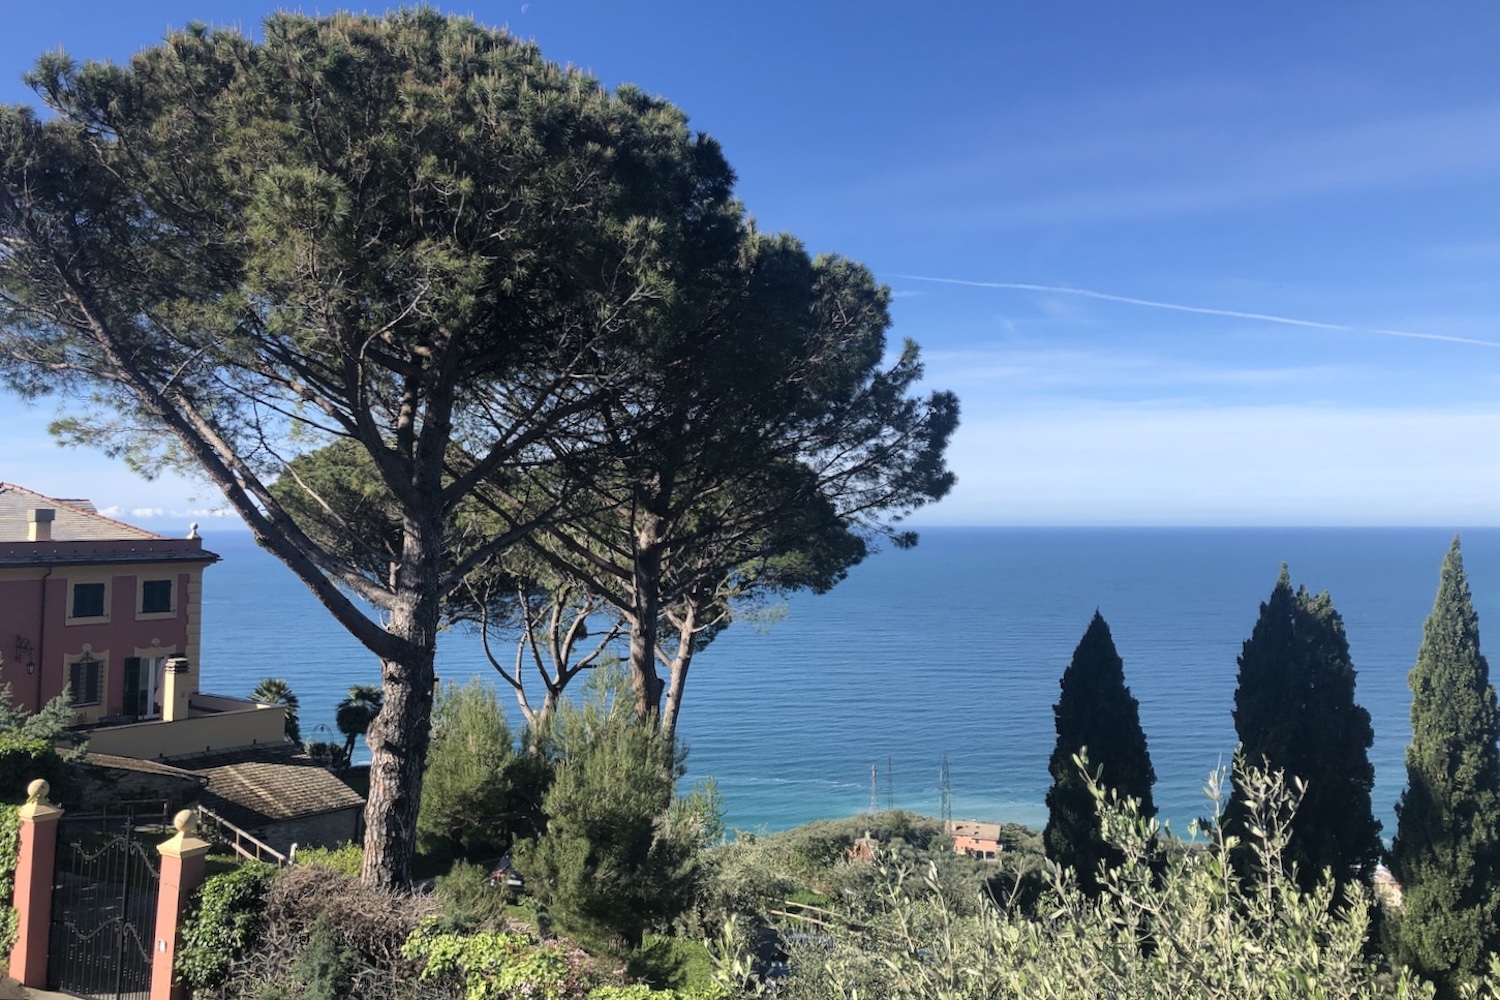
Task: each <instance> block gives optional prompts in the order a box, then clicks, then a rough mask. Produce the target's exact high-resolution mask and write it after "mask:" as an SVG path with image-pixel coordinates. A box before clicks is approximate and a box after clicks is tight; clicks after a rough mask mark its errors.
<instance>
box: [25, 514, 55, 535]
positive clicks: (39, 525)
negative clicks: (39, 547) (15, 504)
mask: <svg viewBox="0 0 1500 1000" xmlns="http://www.w3.org/2000/svg"><path fill="white" fill-rule="evenodd" d="M56 516H57V511H55V510H53V509H52V508H51V507H34V508H32V510H31V512H30V513H29V514H27V515H26V522H27V523H26V540H27V541H28V542H50V541H52V519H53V518H54V517H56Z"/></svg>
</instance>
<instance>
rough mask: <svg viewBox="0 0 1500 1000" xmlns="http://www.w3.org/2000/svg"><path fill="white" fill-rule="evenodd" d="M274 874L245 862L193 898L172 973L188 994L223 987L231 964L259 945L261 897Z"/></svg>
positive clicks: (266, 867) (268, 867) (263, 866)
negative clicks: (186, 989)
mask: <svg viewBox="0 0 1500 1000" xmlns="http://www.w3.org/2000/svg"><path fill="white" fill-rule="evenodd" d="M275 877H276V869H275V868H274V867H272V866H271V865H267V864H262V863H260V862H250V863H248V864H245V865H242V866H241V867H239V868H236V869H235V870H233V871H229V872H224V873H223V874H221V875H215V876H213V877H212V878H210V879H208V880H207V881H205V882H204V883H203V885H202V887H200V888H199V890H198V892H197V893H195V894H194V903H193V907H192V909H190V910H189V913H188V916H187V918H186V919H185V920H184V921H183V924H182V943H181V945H179V946H178V949H177V956H176V963H175V969H174V971H175V972H176V973H177V977H178V978H179V979H180V980H181V981H182V982H183V984H185V985H186V986H187V987H188V988H190V989H193V990H210V989H214V988H216V987H218V986H221V985H223V984H224V983H225V982H226V981H227V980H228V978H229V974H230V972H231V971H232V970H233V968H234V965H235V963H236V962H238V961H240V960H241V959H243V958H244V956H245V954H246V953H247V952H248V951H249V950H250V949H251V948H252V947H254V945H255V944H256V943H257V942H258V941H259V939H260V935H261V931H262V929H263V927H264V925H265V902H266V894H267V892H268V891H269V890H270V887H271V882H272V880H273V879H274V878H275Z"/></svg>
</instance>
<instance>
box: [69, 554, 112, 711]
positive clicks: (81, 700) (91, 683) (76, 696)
mask: <svg viewBox="0 0 1500 1000" xmlns="http://www.w3.org/2000/svg"><path fill="white" fill-rule="evenodd" d="M100 586H103V584H100ZM102 666H103V664H102V663H100V662H99V661H98V660H96V659H94V658H93V657H92V656H89V655H87V654H85V656H84V658H83V659H81V660H74V661H73V662H72V663H70V664H68V686H69V687H70V688H71V689H72V693H73V706H74V707H75V708H76V707H78V706H80V705H97V704H99V676H100V667H102Z"/></svg>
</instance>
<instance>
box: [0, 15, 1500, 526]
mask: <svg viewBox="0 0 1500 1000" xmlns="http://www.w3.org/2000/svg"><path fill="white" fill-rule="evenodd" d="M441 6H443V7H444V9H452V10H454V11H456V12H460V13H466V14H472V15H474V16H475V17H477V18H478V19H479V20H481V21H483V22H485V23H488V24H494V25H508V26H509V27H510V28H511V30H513V31H514V32H516V33H517V34H520V35H523V36H527V37H532V38H535V39H536V40H537V41H538V42H539V43H540V45H541V47H542V51H543V52H544V53H545V54H547V55H548V56H549V57H550V58H552V59H555V60H557V61H559V62H568V63H572V64H575V65H579V66H583V67H585V68H587V69H590V70H591V71H593V72H594V73H595V75H597V76H598V77H599V78H600V79H601V80H602V81H603V82H604V83H605V84H606V85H608V86H611V87H612V86H615V85H618V84H620V83H626V82H630V83H635V84H638V85H640V86H642V87H644V88H645V89H647V90H649V91H652V92H655V93H659V94H661V95H663V96H665V97H667V98H669V99H670V100H672V101H674V102H675V103H677V104H678V105H680V106H681V107H682V108H684V109H685V110H686V111H687V112H688V113H689V115H691V117H692V120H693V123H694V125H695V126H696V127H698V128H700V129H703V130H705V131H707V132H710V133H712V134H713V135H714V136H716V137H717V138H718V139H719V140H720V141H721V142H722V143H723V145H724V147H725V150H726V152H727V154H728V156H729V159H730V162H731V163H733V164H734V165H735V168H736V170H737V171H738V173H739V177H740V185H739V194H740V196H741V197H742V198H743V199H744V201H745V202H746V204H747V205H748V206H749V208H750V210H751V211H752V213H753V214H754V215H755V216H756V217H757V219H758V221H759V223H760V225H761V226H762V228H766V229H786V230H789V231H791V232H793V233H795V234H797V235H798V236H800V237H801V238H802V239H803V240H804V241H805V242H806V243H807V245H808V246H809V248H810V249H812V250H814V251H822V250H831V251H837V252H840V253H843V254H846V255H848V256H850V257H853V258H856V259H858V260H862V261H864V262H865V263H867V264H869V265H870V266H871V267H872V268H873V269H874V270H875V271H876V273H877V274H878V275H880V277H881V278H882V279H883V280H885V281H886V282H888V283H889V284H890V286H891V287H892V289H893V291H894V293H895V295H896V301H895V317H896V326H895V330H894V333H895V334H896V335H897V336H905V337H911V338H913V339H915V340H917V341H918V342H919V343H920V344H921V345H922V346H923V349H924V352H925V355H926V357H927V362H928V378H929V382H930V383H931V384H932V385H933V386H934V387H941V388H951V389H953V390H955V391H956V392H957V393H958V394H959V396H960V398H961V399H962V402H963V410H964V417H963V424H962V427H961V429H960V431H959V433H958V435H957V437H956V439H955V441H954V443H953V448H952V453H951V458H952V464H953V466H954V468H955V470H956V471H957V473H958V475H959V479H960V483H959V486H958V487H957V489H956V490H955V491H954V493H953V494H952V496H951V497H950V498H949V499H948V500H946V501H944V502H943V503H942V504H940V505H939V506H937V507H935V508H932V509H930V510H928V511H925V512H923V513H922V514H920V515H919V516H918V517H917V518H916V521H917V522H918V523H922V524H1126V525H1130V524H1169V525H1170V524H1229V525H1234V524H1246V525H1279V524H1311V525H1322V524H1354V525H1370V524H1373V525H1385V524H1424V525H1443V526H1452V527H1465V526H1480V525H1496V524H1500V461H1497V451H1500V283H1497V282H1496V281H1495V273H1496V269H1497V266H1500V211H1497V209H1500V203H1497V199H1496V197H1495V195H1494V193H1493V192H1494V191H1495V190H1496V177H1497V175H1500V72H1497V71H1496V69H1495V63H1494V57H1493V53H1494V50H1495V47H1496V44H1497V41H1500V7H1495V6H1494V5H1492V4H1482V3H1477V2H1475V3H1463V2H1460V3H1449V4H1443V5H1427V6H1423V7H1418V6H1414V5H1411V4H1396V3H1365V4H1358V5H1356V4H1319V5H1307V4H1294V3H1260V4H1253V5H1251V4H1241V5H1234V6H1230V5H1222V4H1203V3H1153V4H1104V3H1089V4H1084V3H1057V4H1024V5H1023V4H1007V5H999V4H995V5H988V4H978V3H970V4H953V3H942V2H934V3H926V4H916V3H906V4H899V5H898V4H894V3H859V4H856V3H853V2H842V3H832V2H823V3H820V2H808V0H803V2H800V3H788V2H781V0H761V2H757V3H753V4H751V3H742V4H706V3H701V2H697V3H689V2H673V3H652V2H641V3H635V4H629V5H627V4H621V3H618V2H608V0H597V2H594V0H591V2H580V0H531V2H529V3H519V2H506V3H488V2H471V3H469V4H467V5H462V6H458V7H449V6H448V5H441ZM268 9H270V8H268V7H265V6H262V5H257V4H249V3H239V2H231V0H202V2H196V3H192V2H161V0H133V2H132V3H130V4H119V3H113V2H110V3H103V2H100V3H78V2H72V3H70V2H60V3H53V4H34V5H32V4H29V5H25V6H22V5H15V7H14V9H8V10H7V11H6V14H5V26H4V30H3V31H0V71H3V72H0V100H4V101H11V102H16V101H28V100H30V99H31V95H30V93H29V92H28V91H27V90H25V88H24V87H22V86H21V84H20V83H19V80H18V77H19V74H20V73H21V72H22V71H23V70H24V69H25V68H27V67H28V66H29V65H30V64H31V62H32V61H33V60H34V59H35V57H36V56H37V55H38V54H39V53H41V52H43V51H46V50H49V49H55V48H57V47H58V46H62V47H64V48H66V49H68V50H69V51H70V52H71V53H73V54H74V55H75V56H78V57H85V58H109V59H116V60H119V59H124V58H127V57H128V56H129V55H130V53H131V52H133V51H135V50H136V49H138V48H141V47H143V46H145V45H148V44H151V43H152V42H154V41H155V40H157V39H158V38H159V37H160V36H161V34H162V33H163V31H164V30H165V29H166V28H167V27H168V26H181V25H184V24H186V23H187V22H188V21H190V20H194V19H197V20H204V21H208V22H210V23H215V24H238V25H240V26H242V27H244V28H245V29H247V30H254V29H255V27H256V25H257V24H258V23H259V21H260V19H261V17H262V16H263V15H264V14H265V13H266V11H267V10H268ZM301 9H303V10H304V11H306V12H309V13H312V12H316V10H317V9H318V8H315V7H310V6H304V7H302V8H301ZM323 9H324V10H327V9H332V8H323ZM372 9H376V10H379V9H383V8H372ZM1173 307H1186V308H1173ZM11 412H12V413H14V410H12V411H11ZM51 415H52V410H51V408H50V405H49V404H43V406H42V407H41V408H38V409H36V410H32V411H26V412H21V413H20V414H19V415H17V416H14V417H11V418H8V419H9V420H10V423H11V426H12V431H11V435H10V436H9V442H8V443H9V447H8V448H7V449H6V453H5V458H4V460H3V463H0V479H6V480H10V481H14V482H19V483H21V484H23V485H26V486H29V487H31V488H34V489H37V490H40V491H42V492H50V493H54V494H62V495H80V496H90V497H92V498H93V499H94V500H95V501H96V502H97V503H99V504H100V505H101V506H107V507H110V508H114V509H117V510H119V511H120V512H121V513H122V514H123V516H126V517H128V518H131V519H134V520H138V521H140V523H142V524H156V525H159V526H162V527H165V526H167V525H169V524H170V525H173V526H174V527H175V525H177V524H178V523H180V522H183V521H186V520H188V519H193V518H201V517H202V516H203V515H202V514H201V513H200V514H196V515H195V514H192V513H190V512H192V511H200V512H201V511H204V510H210V509H212V508H214V507H216V506H217V503H216V502H215V500H214V497H213V495H212V494H211V493H210V492H208V491H206V490H205V489H204V488H202V487H197V486H194V485H192V484H188V483H181V482H178V481H167V480H161V481H157V482H154V483H147V482H144V481H141V480H139V479H137V478H136V477H134V476H133V475H132V474H131V473H129V472H128V471H127V470H125V469H124V468H123V467H119V466H115V465H114V464H112V463H110V462H109V460H107V459H105V458H103V457H102V456H100V457H95V456H91V455H85V454H78V453H70V452H63V451H59V450H58V449H57V448H56V447H55V446H54V445H53V444H52V443H51V442H50V441H48V440H47V439H46V435H45V430H44V427H45V424H46V422H47V420H48V419H49V418H50V417H51ZM158 512H159V513H158Z"/></svg>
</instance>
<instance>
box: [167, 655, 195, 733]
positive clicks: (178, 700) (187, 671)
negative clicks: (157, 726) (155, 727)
mask: <svg viewBox="0 0 1500 1000" xmlns="http://www.w3.org/2000/svg"><path fill="white" fill-rule="evenodd" d="M163 673H164V674H165V677H164V678H163V680H164V681H165V684H164V685H163V687H164V688H165V690H163V691H162V693H161V719H162V721H163V722H176V721H177V720H178V719H186V718H187V717H188V698H189V696H191V695H192V693H193V691H192V688H193V680H192V678H193V672H192V668H191V667H190V666H188V658H187V657H186V656H169V657H167V663H166V669H165V670H164V671H163Z"/></svg>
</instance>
